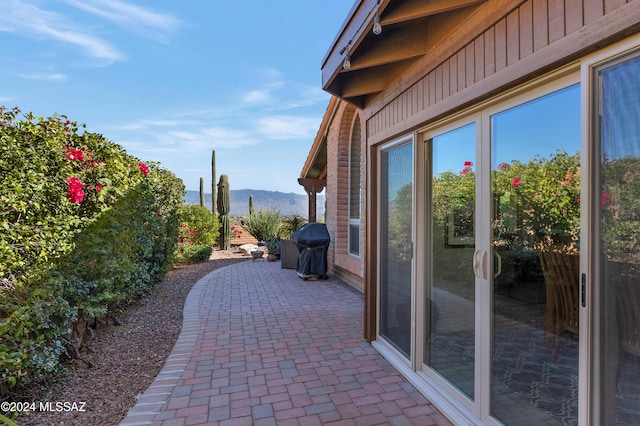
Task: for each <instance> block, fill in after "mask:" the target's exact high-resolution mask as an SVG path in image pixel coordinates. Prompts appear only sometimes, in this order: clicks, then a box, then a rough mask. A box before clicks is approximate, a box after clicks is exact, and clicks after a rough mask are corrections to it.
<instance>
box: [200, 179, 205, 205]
mask: <svg viewBox="0 0 640 426" xmlns="http://www.w3.org/2000/svg"><path fill="white" fill-rule="evenodd" d="M200 205H201V206H202V207H204V179H203V178H200Z"/></svg>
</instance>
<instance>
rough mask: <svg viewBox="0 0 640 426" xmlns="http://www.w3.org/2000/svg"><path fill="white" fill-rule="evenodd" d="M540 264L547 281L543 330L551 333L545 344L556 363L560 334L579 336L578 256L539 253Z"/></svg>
mask: <svg viewBox="0 0 640 426" xmlns="http://www.w3.org/2000/svg"><path fill="white" fill-rule="evenodd" d="M540 262H541V264H542V270H543V272H544V276H545V280H546V296H547V310H546V318H545V331H547V332H548V333H551V334H550V336H549V338H548V340H547V342H548V343H549V344H550V346H553V355H552V361H553V362H554V363H555V362H557V361H558V352H559V350H560V342H561V338H562V336H563V334H564V333H565V332H569V333H572V334H574V335H577V334H578V333H579V312H580V305H579V304H580V294H579V293H580V292H579V272H580V256H579V255H578V254H570V253H563V252H561V251H557V250H549V251H542V252H540Z"/></svg>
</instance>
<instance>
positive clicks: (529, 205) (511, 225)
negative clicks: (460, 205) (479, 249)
mask: <svg viewBox="0 0 640 426" xmlns="http://www.w3.org/2000/svg"><path fill="white" fill-rule="evenodd" d="M490 126H491V127H490V134H491V174H490V176H491V196H490V198H489V200H490V204H491V205H490V206H488V207H489V208H490V209H491V216H490V217H491V244H490V247H489V250H490V252H491V254H492V255H491V260H492V263H493V266H492V267H491V273H490V278H491V279H492V285H491V291H492V295H491V296H492V306H491V307H490V309H491V342H492V345H491V353H490V356H491V415H492V416H493V417H496V418H498V419H499V420H500V421H502V422H503V423H505V424H522V423H521V422H522V421H523V419H526V423H527V424H528V425H563V424H575V422H576V421H577V418H578V360H579V347H578V343H579V338H580V329H579V310H580V306H579V305H580V293H579V281H580V279H579V258H580V239H579V231H580V152H579V151H580V92H579V86H578V85H574V86H571V87H568V88H565V89H561V90H557V91H554V92H552V93H549V94H547V95H544V96H541V97H538V98H536V99H533V100H531V101H528V102H524V103H521V104H518V105H515V106H513V107H511V108H508V109H506V110H502V111H499V112H496V113H494V114H491V116H490Z"/></svg>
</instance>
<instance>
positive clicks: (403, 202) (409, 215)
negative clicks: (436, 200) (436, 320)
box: [379, 139, 413, 359]
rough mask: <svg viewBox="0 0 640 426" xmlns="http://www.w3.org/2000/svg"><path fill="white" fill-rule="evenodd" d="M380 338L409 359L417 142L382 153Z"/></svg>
mask: <svg viewBox="0 0 640 426" xmlns="http://www.w3.org/2000/svg"><path fill="white" fill-rule="evenodd" d="M379 214H380V229H379V235H380V244H379V245H380V253H379V256H380V295H379V297H380V302H379V303H380V306H379V312H380V315H379V321H380V322H379V334H380V336H381V337H382V338H384V339H385V340H386V341H387V342H388V343H390V344H391V346H393V347H394V348H395V349H396V350H397V351H399V353H400V354H401V355H402V356H403V357H405V358H406V359H410V356H411V343H412V328H411V318H412V309H413V305H412V292H413V289H412V271H413V269H412V259H413V240H412V238H413V141H412V140H411V139H409V140H405V141H401V142H400V143H398V144H393V145H392V146H389V147H387V148H385V149H383V150H382V152H381V153H380V213H379Z"/></svg>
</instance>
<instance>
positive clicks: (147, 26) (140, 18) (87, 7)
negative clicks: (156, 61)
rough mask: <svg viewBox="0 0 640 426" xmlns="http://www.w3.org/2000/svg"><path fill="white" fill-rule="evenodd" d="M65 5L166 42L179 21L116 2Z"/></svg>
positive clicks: (70, 0)
mask: <svg viewBox="0 0 640 426" xmlns="http://www.w3.org/2000/svg"><path fill="white" fill-rule="evenodd" d="M64 1H65V3H67V4H69V5H71V6H73V7H75V8H77V9H80V10H83V11H85V12H87V13H90V14H92V15H95V16H99V17H101V18H104V19H107V20H109V21H112V22H115V23H116V24H118V25H120V26H123V27H125V28H127V29H128V30H130V31H132V32H141V33H144V34H147V35H148V36H150V37H153V38H155V39H156V40H157V39H160V40H161V41H163V42H166V41H167V39H168V36H167V33H171V32H173V31H174V30H175V29H176V28H177V27H178V26H179V25H180V23H181V22H180V20H179V19H178V18H175V17H174V16H172V15H168V14H164V13H158V12H154V11H152V10H150V9H145V8H143V7H140V6H136V5H132V4H128V3H126V2H123V1H118V0H82V1H78V0H64Z"/></svg>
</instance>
